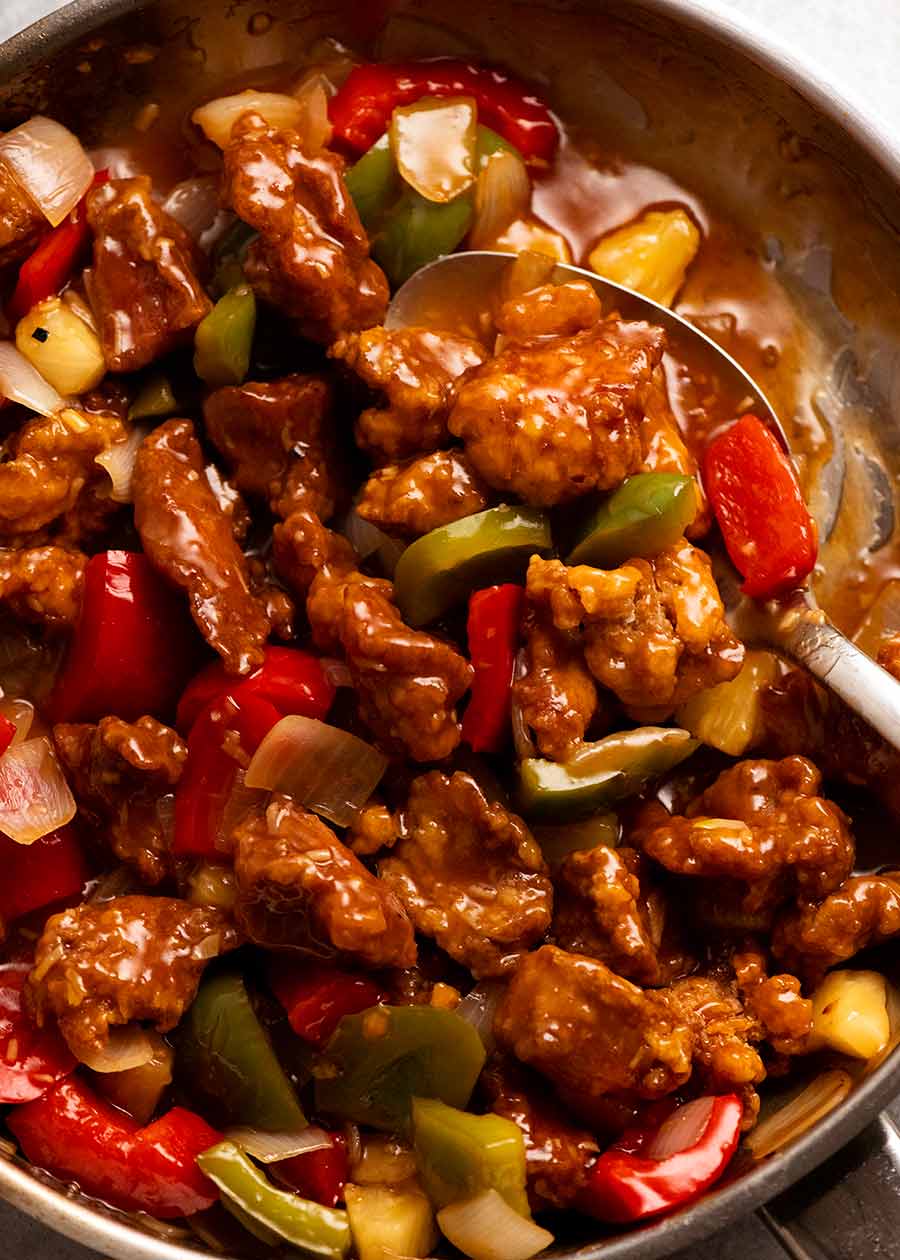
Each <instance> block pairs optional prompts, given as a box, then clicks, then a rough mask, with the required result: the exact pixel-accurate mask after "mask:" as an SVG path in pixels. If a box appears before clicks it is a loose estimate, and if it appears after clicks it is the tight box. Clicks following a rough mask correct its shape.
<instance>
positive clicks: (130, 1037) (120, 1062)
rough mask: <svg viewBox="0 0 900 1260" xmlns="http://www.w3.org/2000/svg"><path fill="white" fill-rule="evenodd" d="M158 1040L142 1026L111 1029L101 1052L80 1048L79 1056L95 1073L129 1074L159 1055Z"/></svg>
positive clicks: (135, 1025)
mask: <svg viewBox="0 0 900 1260" xmlns="http://www.w3.org/2000/svg"><path fill="white" fill-rule="evenodd" d="M158 1044H159V1038H158V1037H154V1036H153V1034H152V1033H150V1032H148V1031H147V1029H146V1028H142V1027H141V1025H140V1024H126V1025H125V1026H124V1027H123V1028H110V1030H109V1041H107V1043H106V1045H105V1046H103V1048H102V1049H91V1050H85V1047H84V1046H82V1045H80V1044H79V1046H78V1054H77V1057H78V1058H79V1059H80V1060H81V1062H82V1063H83V1064H84V1065H85V1067H89V1068H90V1069H91V1071H92V1072H104V1073H105V1072H127V1071H128V1070H129V1069H130V1068H138V1067H143V1066H144V1064H145V1063H149V1062H150V1060H151V1059H152V1058H153V1056H154V1055H155V1054H156V1050H157V1046H158Z"/></svg>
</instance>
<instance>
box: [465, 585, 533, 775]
mask: <svg viewBox="0 0 900 1260" xmlns="http://www.w3.org/2000/svg"><path fill="white" fill-rule="evenodd" d="M524 600H525V591H524V590H523V588H522V587H521V586H513V585H510V584H508V585H505V586H489V587H488V588H487V590H484V591H475V593H474V594H473V595H472V596H471V598H470V599H469V620H468V627H467V628H468V636H469V656H470V658H471V661H472V665H473V667H474V669H475V677H474V678H473V680H472V696H471V699H470V700H469V705H468V708H467V709H466V712H465V715H464V716H463V722H462V737H463V739H464V740H465V741H466V743H467V744H469V745H470V746H471V748H472V749H473V751H475V752H499V751H500V750H501V749H502V748H503V744H504V741H505V738H506V734H507V731H508V730H509V714H510V708H511V704H512V692H511V688H512V681H513V671H514V669H515V663H516V652H517V650H518V646H519V627H520V626H521V624H522V606H523V603H524Z"/></svg>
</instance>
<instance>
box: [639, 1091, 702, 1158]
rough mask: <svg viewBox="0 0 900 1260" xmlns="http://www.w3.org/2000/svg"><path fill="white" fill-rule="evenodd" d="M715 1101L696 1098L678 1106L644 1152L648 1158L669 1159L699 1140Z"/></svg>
mask: <svg viewBox="0 0 900 1260" xmlns="http://www.w3.org/2000/svg"><path fill="white" fill-rule="evenodd" d="M714 1102H715V1099H714V1098H709V1097H707V1098H695V1099H694V1100H693V1101H692V1102H689V1103H685V1104H684V1105H683V1106H682V1107H676V1108H675V1110H674V1111H673V1112H672V1114H671V1115H670V1116H669V1118H668V1120H665V1121H664V1122H663V1123H662V1124H661V1125H660V1127H659V1132H658V1133H657V1135H656V1137H655V1138H654V1139H653V1141H652V1142H651V1143H650V1145H649V1146H648V1147H647V1149H646V1151H644V1152H642V1153H643V1154H644V1155H646V1157H647V1159H668V1158H669V1156H670V1155H677V1154H678V1152H679V1151H686V1150H687V1149H688V1147H689V1146H693V1145H694V1144H695V1143H696V1142H699V1141H700V1139H701V1138H702V1137H703V1134H704V1133H705V1132H706V1127H707V1125H708V1124H709V1118H710V1116H711V1115H712V1109H713V1103H714Z"/></svg>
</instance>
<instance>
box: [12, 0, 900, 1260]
mask: <svg viewBox="0 0 900 1260" xmlns="http://www.w3.org/2000/svg"><path fill="white" fill-rule="evenodd" d="M700 3H703V4H705V6H706V7H707V8H709V9H711V10H714V11H715V10H729V9H733V10H734V11H735V12H736V13H737V14H738V15H739V16H740V17H742V18H744V19H747V20H751V21H754V22H756V23H757V24H758V25H759V26H760V27H761V28H762V29H763V30H765V31H766V32H767V33H768V34H769V35H770V36H772V35H774V37H775V38H776V39H780V40H781V41H782V42H784V43H786V44H787V45H788V46H789V47H790V48H791V49H792V50H793V51H794V53H795V54H797V55H798V56H799V57H801V58H805V59H807V60H812V61H815V62H818V64H819V66H820V67H822V69H823V70H824V71H825V72H826V76H827V77H828V78H829V79H830V80H831V81H832V82H834V83H835V84H836V85H838V84H840V85H841V87H842V89H843V90H844V93H845V95H847V96H848V97H849V98H851V99H853V100H855V101H856V102H857V103H858V104H860V105H861V106H862V108H863V109H864V110H866V111H867V112H868V113H869V114H870V115H872V116H875V117H878V118H879V119H880V121H881V122H882V125H883V126H884V127H886V128H887V129H891V128H892V127H893V126H896V127H898V128H900V58H898V55H897V52H898V49H900V0H855V3H850V4H848V3H847V2H846V0H700ZM58 7H60V6H59V3H58V0H0V41H2V40H3V39H5V38H7V36H9V35H11V34H13V33H14V32H15V31H17V30H19V29H21V28H22V27H23V26H26V25H27V24H28V23H29V22H34V21H36V20H37V19H38V18H40V17H42V16H43V15H44V14H46V13H49V12H51V11H52V10H54V9H56V8H58ZM894 1111H895V1113H896V1114H897V1115H898V1116H900V1108H898V1107H895V1108H894ZM836 1158H837V1159H840V1157H836ZM834 1163H835V1161H832V1164H834ZM817 1176H819V1177H820V1178H821V1184H823V1185H824V1184H825V1183H826V1182H827V1180H828V1172H827V1171H824V1172H822V1173H820V1174H817ZM884 1189H886V1190H887V1192H888V1193H890V1192H891V1191H890V1189H889V1188H888V1187H884ZM799 1246H800V1244H799V1242H798V1240H797V1239H796V1238H793V1239H790V1240H787V1241H786V1242H784V1243H783V1244H779V1243H778V1242H777V1241H776V1239H775V1237H774V1236H773V1235H772V1233H770V1231H769V1229H768V1228H767V1227H766V1225H765V1224H764V1223H763V1220H762V1218H760V1217H750V1218H748V1219H747V1220H746V1221H745V1222H743V1223H741V1224H740V1225H738V1226H732V1227H731V1228H730V1229H728V1230H727V1231H725V1232H723V1233H722V1234H720V1235H718V1236H716V1237H715V1238H713V1239H711V1240H710V1241H709V1242H708V1243H706V1244H705V1245H703V1246H700V1247H692V1248H691V1249H690V1251H689V1252H685V1253H682V1254H680V1255H679V1256H677V1257H673V1258H672V1260H750V1258H751V1257H752V1260H788V1258H789V1257H793V1258H794V1260H805V1257H807V1256H810V1260H811V1254H810V1253H808V1252H806V1250H805V1248H804V1249H802V1250H798V1247H799ZM819 1254H823V1255H824V1253H819V1252H818V1251H816V1255H817V1256H818V1255H819ZM875 1255H881V1256H885V1257H897V1256H900V1238H897V1237H884V1236H883V1234H882V1236H880V1237H879V1236H877V1235H873V1234H871V1233H868V1234H867V1236H865V1237H861V1238H860V1243H859V1247H858V1249H857V1248H854V1252H853V1254H852V1255H851V1254H846V1253H845V1254H842V1255H841V1256H840V1258H839V1260H869V1256H875ZM24 1257H33V1260H97V1258H96V1257H95V1256H94V1254H93V1253H92V1252H88V1251H86V1250H85V1249H84V1248H82V1247H78V1246H76V1245H75V1244H74V1243H70V1242H68V1241H67V1240H65V1239H63V1238H59V1237H58V1236H56V1235H54V1234H52V1233H50V1232H49V1231H47V1230H46V1229H44V1228H43V1227H42V1226H40V1225H37V1224H35V1223H34V1222H32V1221H30V1220H28V1219H27V1218H26V1217H24V1216H22V1215H20V1214H19V1213H17V1212H15V1211H14V1210H12V1209H11V1208H8V1207H6V1206H4V1205H3V1204H0V1258H2V1260H22V1258H24ZM836 1260H837V1258H836Z"/></svg>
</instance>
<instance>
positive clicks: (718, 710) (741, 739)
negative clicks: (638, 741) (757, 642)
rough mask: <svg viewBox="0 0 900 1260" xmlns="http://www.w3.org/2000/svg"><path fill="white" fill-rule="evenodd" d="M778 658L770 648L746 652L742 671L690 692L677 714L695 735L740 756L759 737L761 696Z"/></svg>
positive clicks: (680, 722)
mask: <svg viewBox="0 0 900 1260" xmlns="http://www.w3.org/2000/svg"><path fill="white" fill-rule="evenodd" d="M777 674H778V662H777V661H776V659H775V657H774V656H772V654H771V653H770V652H748V653H747V655H746V656H745V658H744V664H743V666H742V667H741V672H740V673H739V674H738V676H737V677H736V678H732V680H731V682H726V683H719V685H718V686H717V687H709V688H708V689H707V690H706V691H701V692H699V693H698V694H697V695H696V696H692V697H691V699H690V700H688V701H686V703H685V704H683V705H682V706H681V708H680V709H679V710H678V712H677V714H676V719H677V721H678V724H679V726H683V727H684V728H685V730H687V731H690V733H691V734H692V735H693V736H694V738H695V739H699V740H701V741H702V742H703V743H704V744H708V745H709V747H710V748H718V749H719V751H720V752H724V753H728V755H729V756H730V757H742V756H743V755H744V753H745V752H746V751H747V749H748V748H750V746H751V745H752V744H753V743H754V742H755V740H756V739H757V738H758V737H759V732H760V726H761V721H762V705H761V696H762V693H763V691H764V690H765V689H766V687H768V686H769V685H770V684H771V683H773V682H774V681H775V678H776V676H777Z"/></svg>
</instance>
